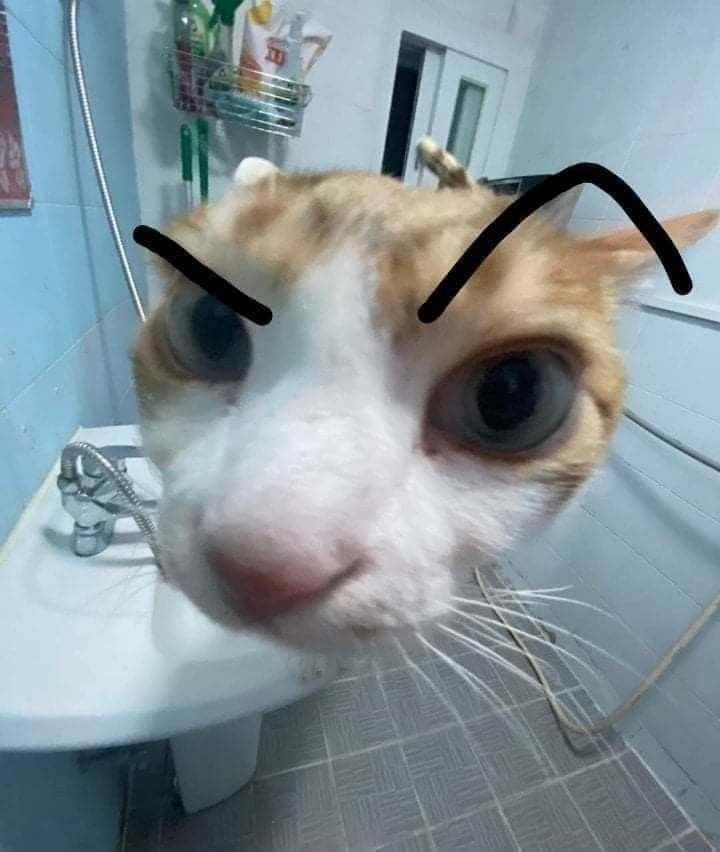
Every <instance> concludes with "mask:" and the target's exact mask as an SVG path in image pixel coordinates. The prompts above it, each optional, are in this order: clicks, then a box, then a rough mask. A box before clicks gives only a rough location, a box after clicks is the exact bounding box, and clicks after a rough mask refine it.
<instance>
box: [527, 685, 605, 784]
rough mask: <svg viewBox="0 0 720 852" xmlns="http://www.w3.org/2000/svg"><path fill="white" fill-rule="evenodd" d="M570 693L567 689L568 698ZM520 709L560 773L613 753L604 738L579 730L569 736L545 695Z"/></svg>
mask: <svg viewBox="0 0 720 852" xmlns="http://www.w3.org/2000/svg"><path fill="white" fill-rule="evenodd" d="M568 696H569V693H566V694H565V695H564V696H563V698H564V699H565V700H568ZM573 707H576V705H573ZM519 713H520V714H521V715H522V716H523V718H524V719H525V720H526V722H527V724H528V727H529V728H530V729H531V730H532V732H533V734H534V735H535V738H536V739H537V741H538V742H539V743H540V745H541V748H542V750H543V751H544V752H545V754H546V755H547V757H548V759H549V760H550V763H551V764H552V765H553V767H554V769H555V771H556V772H557V774H558V775H567V774H568V773H570V772H576V771H577V770H578V769H583V768H584V767H587V766H591V765H592V764H594V763H597V762H598V761H600V760H604V759H605V758H607V756H608V755H609V754H610V746H609V745H608V743H607V742H606V741H605V740H603V739H601V738H597V737H596V738H589V737H584V736H581V735H575V734H572V735H571V737H570V738H566V737H565V736H564V735H563V733H562V732H561V731H560V728H559V727H558V724H557V722H556V720H555V716H554V715H553V713H552V711H551V710H550V707H549V705H548V703H547V701H545V699H540V700H539V701H534V702H533V703H532V704H526V705H525V706H524V707H520V708H519Z"/></svg>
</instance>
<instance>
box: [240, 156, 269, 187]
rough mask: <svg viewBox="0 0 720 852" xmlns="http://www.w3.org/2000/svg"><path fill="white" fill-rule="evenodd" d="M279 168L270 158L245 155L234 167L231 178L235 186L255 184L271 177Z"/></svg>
mask: <svg viewBox="0 0 720 852" xmlns="http://www.w3.org/2000/svg"><path fill="white" fill-rule="evenodd" d="M279 171H280V169H278V167H277V166H276V165H275V164H274V163H271V162H270V160H264V159H263V158H262V157H245V159H244V160H241V162H240V165H239V166H238V167H237V168H236V169H235V175H234V176H233V180H234V181H235V184H236V185H237V186H242V187H249V186H255V185H256V184H258V183H260V182H261V181H264V180H267V179H269V178H273V177H274V176H275V175H277V174H278V173H279Z"/></svg>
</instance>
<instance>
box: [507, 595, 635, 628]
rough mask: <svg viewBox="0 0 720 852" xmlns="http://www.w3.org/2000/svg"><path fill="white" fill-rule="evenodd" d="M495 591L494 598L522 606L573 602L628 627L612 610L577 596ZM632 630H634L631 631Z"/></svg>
mask: <svg viewBox="0 0 720 852" xmlns="http://www.w3.org/2000/svg"><path fill="white" fill-rule="evenodd" d="M490 591H491V592H493V595H492V598H493V600H495V599H497V600H503V599H505V600H506V601H508V600H509V601H511V602H513V603H517V604H518V605H520V606H530V605H532V606H535V605H540V604H541V603H542V604H545V602H549V601H556V602H558V603H566V604H572V605H574V606H579V607H583V608H584V609H590V610H592V611H593V612H597V613H600V615H604V616H605V618H610V619H612V621H614V622H616V623H617V624H621V625H622V626H623V627H625V628H626V629H627V625H626V624H625V623H624V622H623V621H622V619H620V618H618V616H617V615H615V614H614V613H612V612H608V611H607V610H606V609H603V608H602V607H599V606H595V605H594V604H591V603H588V602H587V601H581V600H577V599H576V598H566V597H562V596H560V595H549V594H544V593H540V592H538V594H530V592H529V590H528V591H526V592H523V593H518V592H516V591H515V590H512V591H510V590H506V591H505V592H504V593H496V591H495V590H494V589H490ZM631 632H632V631H631Z"/></svg>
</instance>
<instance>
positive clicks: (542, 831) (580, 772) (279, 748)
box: [137, 635, 711, 852]
mask: <svg viewBox="0 0 720 852" xmlns="http://www.w3.org/2000/svg"><path fill="white" fill-rule="evenodd" d="M448 639H450V640H451V637H449V636H447V635H446V636H445V640H446V641H444V642H440V638H439V637H437V636H436V637H433V641H434V642H435V643H436V644H437V645H438V647H439V648H440V649H441V650H442V653H444V654H447V655H448V657H450V658H452V659H453V660H455V661H457V662H458V663H460V664H461V665H462V666H464V667H465V668H467V669H468V670H469V671H471V672H473V673H474V674H476V675H478V676H479V677H480V678H481V679H482V681H483V683H484V684H485V685H486V687H487V695H486V696H480V695H478V692H477V691H476V689H474V688H472V687H471V686H470V685H469V684H468V683H467V682H466V681H465V680H463V678H462V677H461V676H459V675H458V674H457V673H456V672H454V671H452V669H451V668H450V667H449V666H448V665H447V664H446V663H445V662H444V661H442V660H441V659H440V658H439V657H431V653H430V651H429V650H428V649H427V648H426V647H425V646H424V645H423V644H421V643H420V642H419V641H417V640H416V639H413V640H404V642H403V649H402V650H401V649H400V648H399V647H398V646H397V644H396V643H392V644H391V645H388V646H385V647H383V648H381V649H378V650H377V652H376V653H375V654H373V655H372V657H371V658H369V659H366V660H356V661H354V662H353V663H352V664H350V665H349V666H348V667H347V668H346V669H345V670H344V671H343V673H342V675H341V678H340V679H339V680H337V681H336V682H335V683H334V684H332V685H331V686H330V687H329V688H328V689H326V690H325V691H324V692H322V693H320V694H319V695H317V696H313V697H311V698H309V699H306V700H304V701H302V702H300V703H298V704H295V705H292V706H290V707H286V708H284V709H282V710H278V711H277V712H275V713H272V714H270V715H268V716H267V717H266V718H265V720H264V723H263V730H262V736H261V744H260V756H259V763H258V770H257V775H256V778H255V780H254V782H253V783H252V784H251V785H249V786H248V787H247V788H246V789H244V790H242V791H241V792H239V793H238V794H237V795H236V796H234V797H233V798H232V799H230V800H228V801H226V802H224V803H223V804H221V805H219V806H218V807H216V808H212V809H210V810H208V811H205V812H203V813H200V814H196V815H194V816H191V817H184V816H175V817H173V816H167V817H166V818H165V819H164V821H163V824H162V826H161V827H160V831H159V832H158V834H159V835H160V837H159V838H158V839H157V841H153V842H150V841H149V840H148V842H147V844H146V846H145V849H147V850H148V852H206V851H207V852H241V850H250V852H274V850H278V852H346V850H361V852H366V850H386V852H390V850H392V852H445V850H497V852H503V850H517V849H520V850H523V852H524V850H552V852H562V850H568V852H582V850H593V849H594V850H598V849H603V850H608V852H624V850H628V852H630V850H632V852H635V850H651V849H663V850H666V849H667V850H675V852H678V850H686V852H699V851H700V850H709V849H711V847H710V846H709V845H708V844H707V843H706V842H705V841H704V840H703V838H702V836H701V835H700V833H699V832H698V831H697V830H696V829H695V827H694V826H692V825H691V824H690V823H689V822H688V819H687V817H686V816H685V815H684V814H683V812H682V811H681V810H680V809H679V808H678V807H677V805H676V804H675V803H674V802H673V801H672V799H671V798H670V797H669V796H668V794H667V793H666V792H665V791H664V790H663V789H662V787H661V786H660V785H659V784H658V782H657V781H656V780H655V778H654V777H653V776H652V775H651V773H650V772H649V770H648V769H647V768H646V766H645V765H644V763H643V762H642V761H641V760H640V758H639V757H638V756H637V754H636V753H635V752H634V751H632V750H631V749H629V748H628V747H627V746H626V744H625V742H624V741H623V740H622V738H621V737H619V736H617V735H612V736H610V737H609V738H607V737H602V738H599V739H597V741H596V742H594V743H592V742H587V741H586V742H585V744H583V745H582V746H580V747H572V748H571V747H570V746H569V745H568V744H567V743H566V741H565V740H564V739H563V737H562V735H561V734H560V732H559V730H558V728H557V725H556V724H555V721H554V718H553V716H552V713H551V711H550V710H549V707H548V705H547V702H546V701H545V700H544V699H543V698H540V697H538V692H537V691H536V690H535V689H533V688H532V687H531V685H530V684H528V683H526V682H524V681H522V680H521V679H519V678H518V677H517V676H514V675H512V674H510V673H509V672H507V671H506V670H505V669H503V668H502V667H501V666H500V665H499V664H498V663H497V662H488V661H487V660H484V659H483V658H481V657H479V656H478V655H476V654H475V652H473V651H471V650H469V649H468V648H467V646H463V645H461V644H457V643H455V642H453V641H452V640H451V641H449V642H448V641H447V640H448ZM403 651H404V653H403ZM508 654H510V657H508V659H509V658H511V657H512V658H513V661H514V662H520V661H521V658H520V657H519V656H518V655H513V654H511V652H508ZM408 661H410V664H408ZM554 664H555V665H557V667H558V673H557V674H556V676H555V684H556V687H557V689H558V690H559V691H561V695H562V698H563V699H564V701H565V702H566V703H567V705H568V706H569V707H570V708H572V709H574V710H575V712H577V713H578V714H583V715H584V718H587V715H588V714H590V715H592V714H594V713H596V711H595V709H594V708H593V705H592V702H591V701H590V699H589V697H588V696H587V694H586V693H585V692H584V691H583V689H582V688H581V687H580V686H578V684H577V681H576V680H575V679H574V677H573V675H572V674H571V672H570V671H569V670H568V669H566V668H564V667H563V666H562V664H561V663H559V661H555V663H554ZM528 671H529V669H528ZM490 690H492V694H493V696H492V697H489V696H490ZM498 703H500V704H502V705H504V706H505V708H506V709H505V710H504V711H503V712H499V710H498V706H497V705H498ZM137 848H138V849H139V848H140V847H139V846H138V847H137Z"/></svg>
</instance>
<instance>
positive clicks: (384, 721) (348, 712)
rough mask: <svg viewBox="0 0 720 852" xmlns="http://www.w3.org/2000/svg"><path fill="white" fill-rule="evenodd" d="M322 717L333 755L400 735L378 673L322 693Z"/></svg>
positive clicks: (339, 684)
mask: <svg viewBox="0 0 720 852" xmlns="http://www.w3.org/2000/svg"><path fill="white" fill-rule="evenodd" d="M320 716H321V718H322V726H323V730H324V732H325V738H326V740H327V745H328V750H329V752H330V755H331V756H332V757H337V756H338V755H341V754H348V753H350V752H353V751H360V750H361V749H365V748H372V747H373V746H377V745H382V744H383V743H387V742H389V741H390V740H394V739H396V738H397V734H396V732H395V727H394V725H393V719H392V716H391V714H390V711H389V709H388V705H387V702H386V700H385V694H384V693H383V691H382V689H381V687H380V682H379V680H378V678H377V676H375V675H370V676H369V677H360V678H355V679H354V680H345V681H339V682H336V683H334V684H333V685H332V686H330V687H329V688H328V689H327V690H325V691H324V692H323V693H322V695H321V696H320Z"/></svg>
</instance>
